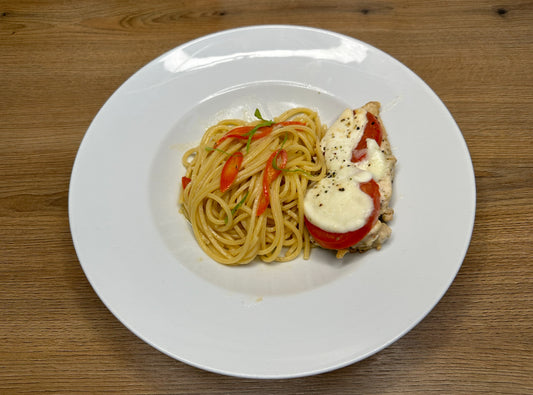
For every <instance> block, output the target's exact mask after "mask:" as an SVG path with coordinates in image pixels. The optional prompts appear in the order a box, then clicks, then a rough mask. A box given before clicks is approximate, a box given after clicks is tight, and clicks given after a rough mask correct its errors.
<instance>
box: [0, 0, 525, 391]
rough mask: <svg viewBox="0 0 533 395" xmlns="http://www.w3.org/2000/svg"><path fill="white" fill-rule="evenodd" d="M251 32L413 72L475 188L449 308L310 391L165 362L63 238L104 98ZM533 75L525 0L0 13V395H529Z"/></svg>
mask: <svg viewBox="0 0 533 395" xmlns="http://www.w3.org/2000/svg"><path fill="white" fill-rule="evenodd" d="M255 24H295V25H306V26H313V27H319V28H324V29H329V30H333V31H336V32H339V33H343V34H346V35H349V36H352V37H355V38H357V39H360V40H363V41H365V42H368V43H369V44H372V45H374V46H376V47H378V48H380V49H382V50H384V51H385V52H387V53H389V54H390V55H392V56H394V57H395V58H397V59H398V60H400V61H401V62H403V63H404V64H406V65H407V66H408V67H409V68H411V69H412V70H413V71H414V72H415V73H417V74H418V75H419V76H420V77H421V78H422V79H424V80H425V81H426V82H427V83H428V84H429V85H430V86H431V87H432V88H433V89H434V91H435V92H436V93H437V94H438V95H439V96H440V97H441V98H442V100H443V101H444V103H445V104H446V106H447V107H448V109H449V110H450V112H451V113H452V115H453V116H454V118H455V120H456V121H457V123H458V125H459V127H460V128H461V130H462V132H463V135H464V137H465V139H466V142H467V144H468V147H469V149H470V153H471V156H472V161H473V164H474V168H475V174H476V183H477V214H476V223H475V228H474V232H473V237H472V242H471V245H470V248H469V251H468V253H467V255H466V258H465V260H464V263H463V266H462V268H461V270H460V272H459V273H458V275H457V278H456V280H455V281H454V283H453V284H452V286H451V288H450V289H449V291H448V292H447V293H446V295H445V296H444V298H443V299H442V300H441V301H440V303H439V304H438V305H437V306H436V307H435V309H434V310H433V311H432V312H431V313H430V314H429V315H428V317H427V318H425V319H424V320H423V321H422V322H421V323H420V324H419V325H418V326H416V327H415V328H414V329H413V330H412V331H411V332H410V333H408V334H407V335H406V336H404V337H403V338H401V339H400V340H399V341H397V342H396V343H394V344H393V345H392V346H390V347H388V348H387V349H385V350H383V351H381V352H379V353H378V354H376V355H374V356H372V357H370V358H368V359H366V360H364V361H361V362H359V363H356V364H353V365H351V366H348V367H345V368H343V369H339V370H336V371H333V372H330V373H325V374H321V375H318V376H313V377H307V378H299V379H290V380H266V381H261V380H252V379H237V378H232V377H226V376H221V375H217V374H213V373H209V372H205V371H202V370H199V369H196V368H194V367H190V366H188V365H185V364H183V363H180V362H177V361H175V360H173V359H171V358H169V357H167V356H165V355H163V354H162V353H160V352H158V351H156V350H155V349H153V348H152V347H150V346H149V345H147V344H145V343H144V342H143V341H141V340H139V339H138V338H137V337H136V336H134V335H133V334H132V333H131V332H129V331H128V329H126V328H125V327H124V326H123V325H122V324H121V323H120V322H119V321H118V320H117V319H116V318H115V317H114V316H113V315H112V314H111V313H110V312H109V311H108V310H107V309H106V307H105V306H104V305H103V304H102V303H101V302H100V300H99V299H98V297H97V296H96V294H95V293H94V291H93V290H92V288H91V286H90V285H89V283H88V281H87V279H86V277H85V276H84V274H83V272H82V270H81V267H80V264H79V262H78V260H77V257H76V253H75V251H74V247H73V244H72V239H71V236H70V231H69V223H68V188H69V177H70V172H71V169H72V165H73V161H74V158H75V155H76V152H77V149H78V147H79V144H80V142H81V139H82V138H83V136H84V133H85V131H86V130H87V128H88V126H89V124H90V122H91V120H92V119H93V117H94V116H95V115H96V113H97V111H98V110H99V108H100V107H101V106H102V105H103V104H104V103H105V101H106V100H107V98H108V97H109V96H110V95H111V94H112V93H113V92H114V91H115V90H116V89H117V88H118V87H119V86H120V84H121V83H123V82H124V81H125V80H126V79H127V78H128V77H129V76H130V75H132V74H133V73H134V72H135V71H137V70H138V69H139V68H140V67H142V66H143V65H145V64H146V63H148V62H149V61H150V60H152V59H154V58H155V57H157V56H159V55H161V54H162V53H164V52H165V51H167V50H170V49H171V48H174V47H176V46H178V45H180V44H182V43H185V42H187V41H189V40H191V39H195V38H198V37H201V36H203V35H205V34H208V33H212V32H216V31H220V30H223V29H228V28H234V27H240V26H249V25H255ZM532 61H533V2H532V1H525V0H524V1H520V0H514V1H510V0H508V1H505V0H502V1H483V0H481V1H466V0H463V1H422V0H420V1H400V0H382V1H363V0H361V1H359V0H356V1H341V0H339V1H330V2H326V1H312V0H307V1H293V0H283V1H281V0H271V1H259V0H255V1H250V0H231V1H229V0H228V1H207V0H195V1H162V0H155V1H148V0H136V1H126V0H124V1H104V0H87V1H68V0H67V1H54V0H48V1H25V0H0V138H1V140H0V141H1V143H0V224H1V226H0V279H1V284H0V393H23V392H32V393H33V392H37V391H46V392H56V393H71V392H76V393H77V392H94V393H100V392H104V391H109V392H128V393H179V394H206V393H219V394H222V393H233V392H235V393H243V394H247V393H249V394H256V393H269V394H275V393H279V394H304V393H305V394H311V393H316V394H330V393H331V394H351V393H379V394H381V393H402V394H404V393H405V394H407V393H430V392H434V391H440V392H443V393H466V394H471V393H510V394H526V393H533V379H532V377H533V359H532V351H533V347H532V343H533V330H532V326H533V325H532V324H533V318H532V313H533V310H532V302H533V297H532V295H533V294H532V289H533V281H532V278H533V270H532V266H533V259H532V258H533V250H532V246H533V237H532V236H531V234H532V231H531V225H532V218H533V181H532V178H533V138H532V137H533V128H532V124H533V77H532V75H533V62H532ZM450 159H451V160H453V158H450Z"/></svg>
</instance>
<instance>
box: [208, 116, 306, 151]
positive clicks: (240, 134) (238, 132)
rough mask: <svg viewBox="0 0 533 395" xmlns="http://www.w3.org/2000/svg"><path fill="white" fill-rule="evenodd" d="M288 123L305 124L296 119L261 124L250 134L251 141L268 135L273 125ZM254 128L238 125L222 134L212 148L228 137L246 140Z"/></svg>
mask: <svg viewBox="0 0 533 395" xmlns="http://www.w3.org/2000/svg"><path fill="white" fill-rule="evenodd" d="M289 125H302V126H305V123H303V122H297V121H285V122H278V123H275V124H272V125H271V126H261V127H260V128H258V129H257V130H256V131H255V133H254V134H253V135H252V141H255V140H259V139H260V138H263V137H266V136H268V135H269V134H270V133H272V130H273V128H274V127H279V126H289ZM254 128H255V126H239V127H236V128H234V129H231V130H230V131H229V132H227V133H226V134H225V135H224V136H222V137H221V138H219V139H218V141H217V142H216V143H215V146H214V148H217V147H218V146H219V145H220V144H222V142H223V141H224V140H227V139H230V138H235V139H240V140H248V138H249V137H250V136H249V135H248V133H250V132H251V131H252V130H253V129H254Z"/></svg>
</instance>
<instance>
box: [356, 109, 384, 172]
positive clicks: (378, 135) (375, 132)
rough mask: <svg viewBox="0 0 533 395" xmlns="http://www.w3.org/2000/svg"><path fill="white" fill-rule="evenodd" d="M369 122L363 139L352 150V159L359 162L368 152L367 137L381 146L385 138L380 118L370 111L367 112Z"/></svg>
mask: <svg viewBox="0 0 533 395" xmlns="http://www.w3.org/2000/svg"><path fill="white" fill-rule="evenodd" d="M366 119H367V123H366V126H365V130H364V132H363V135H362V136H361V140H359V143H357V145H356V147H355V148H354V149H353V151H352V159H351V161H352V162H354V163H357V162H359V161H361V160H363V159H365V158H366V153H367V150H368V148H367V143H366V139H372V140H376V143H378V145H379V146H380V147H381V141H382V140H383V131H382V130H381V125H380V124H379V121H378V119H377V118H376V117H375V116H374V114H371V113H369V112H367V113H366Z"/></svg>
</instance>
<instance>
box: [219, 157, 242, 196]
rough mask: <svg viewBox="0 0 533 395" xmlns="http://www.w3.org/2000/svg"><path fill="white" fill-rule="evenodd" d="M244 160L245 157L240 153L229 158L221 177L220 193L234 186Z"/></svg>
mask: <svg viewBox="0 0 533 395" xmlns="http://www.w3.org/2000/svg"><path fill="white" fill-rule="evenodd" d="M243 159H244V155H243V154H242V152H240V151H239V152H235V153H234V154H232V155H231V156H230V157H229V158H228V160H227V161H226V163H225V164H224V167H223V168H222V174H221V175H220V192H226V191H227V190H228V189H229V187H230V186H231V184H233V181H235V178H237V174H238V173H239V170H240V169H241V166H242V161H243Z"/></svg>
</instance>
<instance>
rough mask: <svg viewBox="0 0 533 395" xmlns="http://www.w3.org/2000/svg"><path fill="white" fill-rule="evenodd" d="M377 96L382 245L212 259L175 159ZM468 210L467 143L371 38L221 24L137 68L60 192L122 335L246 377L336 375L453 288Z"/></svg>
mask: <svg viewBox="0 0 533 395" xmlns="http://www.w3.org/2000/svg"><path fill="white" fill-rule="evenodd" d="M371 100H377V101H380V102H381V103H382V106H383V108H382V116H383V120H384V122H385V126H386V128H387V130H388V133H389V137H390V140H391V142H392V145H393V151H394V154H395V155H396V156H397V158H398V166H397V176H396V179H395V184H394V199H393V202H392V205H393V207H394V209H395V213H396V214H395V219H394V221H393V222H392V230H393V236H392V238H391V239H390V241H389V242H388V243H387V244H386V245H385V246H384V247H383V248H382V250H381V251H370V252H367V253H365V254H361V255H359V254H351V255H349V256H347V257H345V259H344V260H341V261H339V260H337V259H336V258H335V256H334V254H333V253H332V252H330V251H325V250H321V249H314V250H313V251H312V257H311V259H310V260H309V261H304V260H303V259H297V260H295V261H293V262H289V263H282V264H264V263H261V262H256V263H252V264H250V265H247V266H243V267H227V266H223V265H220V264H218V263H216V262H214V261H212V260H211V259H209V258H207V257H206V255H205V254H204V253H203V251H202V250H201V249H200V248H199V247H198V245H197V243H196V241H195V239H194V237H193V235H192V231H191V229H190V227H189V225H188V224H187V223H186V221H185V219H184V218H183V217H182V216H181V215H180V214H179V213H178V208H177V196H178V190H179V185H180V178H181V175H182V174H183V173H184V169H183V168H182V166H181V155H182V153H183V152H184V151H185V150H186V149H187V148H188V147H190V146H192V145H193V144H195V143H196V142H197V141H199V139H200V137H201V135H202V134H203V132H204V130H205V129H206V128H207V127H208V126H209V125H211V124H213V123H214V122H217V121H218V120H221V119H223V118H226V117H244V118H248V119H252V117H253V115H252V114H253V112H254V110H255V108H259V109H261V112H262V113H263V115H264V116H265V117H266V118H271V117H273V116H275V115H277V114H279V113H280V112H282V111H284V110H286V109H288V108H290V107H293V106H307V107H310V108H313V109H315V110H316V111H318V113H319V114H320V116H321V118H322V120H323V122H325V123H327V124H328V125H329V124H331V123H332V122H333V121H334V119H335V118H336V117H337V115H338V114H340V112H341V111H342V110H343V109H344V108H347V107H351V108H355V107H359V106H361V105H363V104H364V103H366V102H367V101H371ZM474 214H475V182H474V172H473V168H472V163H471V160H470V156H469V153H468V149H467V146H466V144H465V141H464V139H463V137H462V135H461V132H460V130H459V129H458V127H457V125H456V124H455V122H454V120H453V118H452V117H451V115H450V114H449V112H448V111H447V109H446V107H445V106H444V105H443V103H442V102H441V101H440V100H439V98H438V97H437V96H436V95H435V93H433V91H432V90H431V89H430V88H429V87H428V86H427V85H426V84H425V83H424V82H423V81H422V80H421V79H420V78H419V77H417V76H416V75H415V74H414V73H413V72H411V71H410V70H409V69H407V68H406V67H405V66H403V65H402V64H400V63H399V62H398V61H396V60H395V59H393V58H392V57H390V56H389V55H387V54H385V53H383V52H381V51H379V50H378V49H376V48H374V47H372V46H370V45H368V44H365V43H363V42H361V41H357V40H355V39H353V38H350V37H346V36H342V35H339V34H336V33H332V32H328V31H323V30H317V29H312V28H306V27H296V26H255V27H247V28H241V29H234V30H229V31H223V32H220V33H217V34H213V35H209V36H206V37H203V38H200V39H198V40H195V41H192V42H189V43H187V44H184V45H182V46H180V47H178V48H176V49H173V50H171V51H169V52H168V53H166V54H164V55H162V56H161V57H159V58H157V59H155V60H154V61H152V62H150V63H149V64H148V65H146V66H145V67H143V68H142V69H141V70H139V71H138V72H137V73H135V74H134V75H133V76H132V77H131V78H130V79H129V80H127V81H126V82H125V83H124V84H123V85H122V86H121V87H120V88H119V89H118V90H117V91H116V92H115V93H114V94H113V95H112V96H111V98H110V99H109V100H108V101H107V103H105V105H104V106H103V107H102V109H101V110H100V112H99V113H98V115H97V116H96V117H95V119H94V121H93V122H92V124H91V126H90V127H89V130H88V131H87V134H86V135H85V137H84V139H83V142H82V144H81V146H80V149H79V152H78V155H77V157H76V161H75V164H74V168H73V171H72V178H71V183H70V195H69V217H70V225H71V231H72V238H73V240H74V245H75V247H76V251H77V254H78V257H79V260H80V262H81V265H82V267H83V270H84V272H85V274H86V275H87V278H88V279H89V281H90V283H91V285H92V286H93V288H94V290H95V291H96V293H97V294H98V296H99V297H100V298H101V299H102V301H103V302H104V303H105V305H106V306H107V307H108V308H109V310H110V311H111V312H112V313H113V314H114V315H115V316H116V317H117V318H118V319H119V320H120V321H121V322H122V323H123V324H124V325H125V326H126V327H128V328H129V329H130V330H131V331H132V332H133V333H135V334H136V335H137V336H139V337H140V338H141V339H143V340H144V341H146V342H147V343H149V344H151V345H152V346H153V347H155V348H157V349H159V350H160V351H162V352H164V353H166V354H168V355H170V356H171V357H173V358H176V359H178V360H180V361H183V362H185V363H188V364H191V365H193V366H197V367H199V368H202V369H206V370H209V371H213V372H218V373H222V374H227V375H233V376H240V377H255V378H288V377H297V376H305V375H312V374H317V373H321V372H325V371H329V370H332V369H335V368H339V367H342V366H345V365H348V364H350V363H353V362H356V361H359V360H361V359H363V358H365V357H368V356H369V355H372V354H374V353H375V352H377V351H379V350H381V349H383V348H384V347H386V346H387V345H389V344H391V343H393V342H394V341H395V340H397V339H398V338H400V337H401V336H402V335H404V334H405V333H406V332H408V331H409V330H410V329H411V328H413V326H415V325H416V324H417V323H418V322H419V321H420V320H421V319H422V318H424V316H425V315H426V314H428V312H429V311H430V310H431V309H432V308H433V307H434V306H435V304H436V303H437V302H438V301H439V300H440V298H441V297H442V296H443V294H444V293H445V292H446V290H447V289H448V287H449V286H450V284H451V282H452V281H453V279H454V277H455V275H456V273H457V271H458V270H459V268H460V266H461V263H462V260H463V258H464V256H465V253H466V251H467V248H468V245H469V241H470V236H471V232H472V228H473V223H474Z"/></svg>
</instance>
